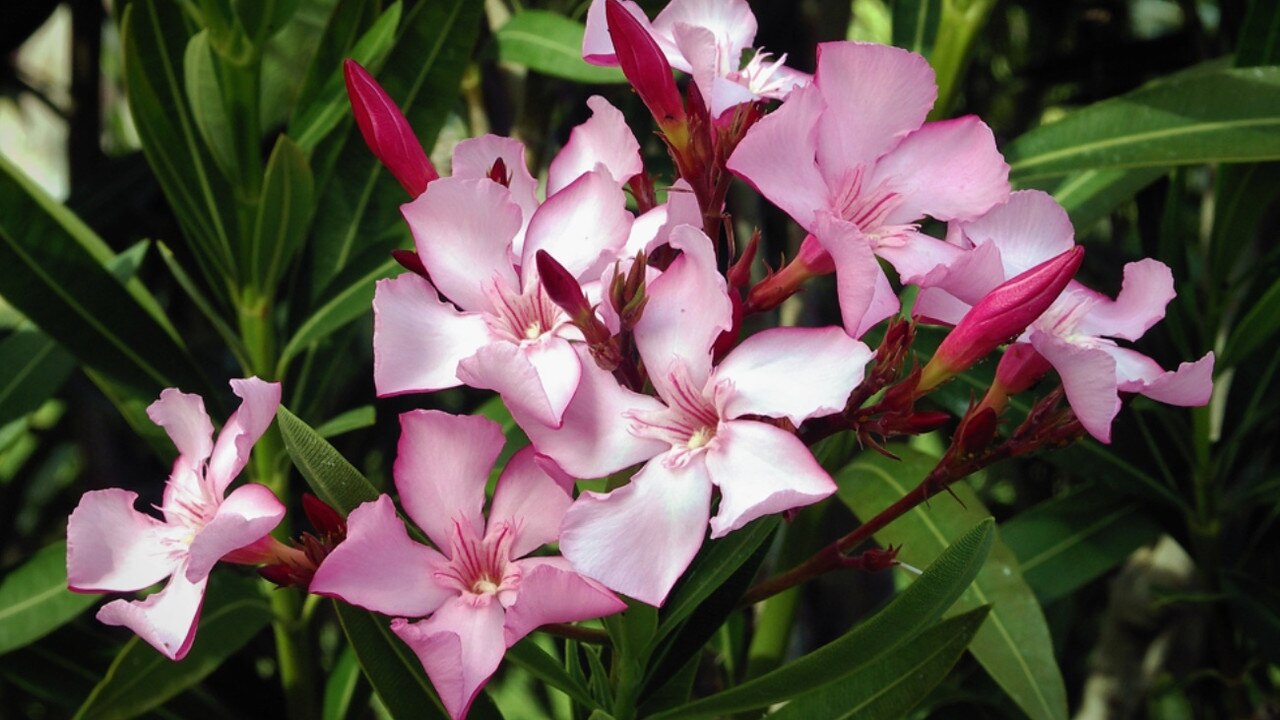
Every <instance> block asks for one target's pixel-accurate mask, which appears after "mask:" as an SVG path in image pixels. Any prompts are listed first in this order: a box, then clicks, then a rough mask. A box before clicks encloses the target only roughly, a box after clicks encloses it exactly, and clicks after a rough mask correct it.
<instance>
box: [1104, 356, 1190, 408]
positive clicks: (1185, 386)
mask: <svg viewBox="0 0 1280 720" xmlns="http://www.w3.org/2000/svg"><path fill="white" fill-rule="evenodd" d="M1106 350H1107V351H1108V352H1109V353H1110V354H1111V357H1112V358H1114V359H1115V361H1116V369H1117V375H1118V376H1119V378H1120V390H1121V391H1122V392H1136V393H1139V394H1141V395H1146V396H1147V397H1149V398H1151V399H1152V400H1155V401H1157V402H1162V403H1167V404H1169V405H1179V406H1182V407H1199V406H1201V405H1206V404H1208V402H1209V398H1210V397H1211V396H1212V395H1213V361H1214V356H1213V353H1211V352H1210V353H1206V354H1205V356H1204V357H1202V358H1200V359H1199V360H1196V361H1195V362H1184V363H1181V364H1179V365H1178V368H1177V369H1176V370H1167V371H1166V370H1164V369H1163V368H1161V367H1160V365H1159V364H1157V363H1156V362H1155V361H1154V360H1152V359H1151V358H1149V357H1147V356H1146V355H1143V354H1142V353H1139V352H1136V351H1134V350H1127V349H1125V348H1118V347H1107V348H1106Z"/></svg>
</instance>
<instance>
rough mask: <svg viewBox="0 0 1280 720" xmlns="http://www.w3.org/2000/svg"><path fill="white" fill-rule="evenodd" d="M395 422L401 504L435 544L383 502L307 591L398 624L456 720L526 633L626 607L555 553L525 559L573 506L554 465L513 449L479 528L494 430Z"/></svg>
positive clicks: (478, 425)
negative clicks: (413, 534)
mask: <svg viewBox="0 0 1280 720" xmlns="http://www.w3.org/2000/svg"><path fill="white" fill-rule="evenodd" d="M400 426H401V435H400V445H399V451H398V455H397V457H396V463H395V467H394V471H393V472H394V475H395V484H396V489H397V490H398V491H399V493H400V503H401V505H402V506H403V507H404V512H405V514H406V515H407V516H408V517H409V519H410V520H412V521H413V522H414V523H416V524H417V525H418V527H419V528H421V529H422V531H423V532H424V533H426V535H427V537H428V538H429V539H430V540H431V542H432V543H433V544H434V545H435V548H432V547H428V546H426V545H422V544H420V543H418V542H415V541H414V540H412V539H410V537H409V534H408V532H407V531H406V529H405V526H404V524H403V523H402V522H401V521H400V519H399V518H398V517H397V516H396V508H395V505H394V504H393V503H392V501H391V498H390V497H389V496H387V495H382V496H381V497H379V498H378V499H377V500H376V501H373V502H367V503H364V504H363V505H361V506H360V507H358V508H356V509H355V510H354V511H352V513H351V515H350V516H349V517H348V518H347V539H346V540H345V541H343V542H342V543H341V544H340V545H338V547H337V548H336V549H334V551H333V552H332V553H330V554H329V556H328V557H326V558H325V560H324V562H323V563H322V564H321V565H320V567H319V569H317V570H316V574H315V577H314V579H313V580H312V582H311V591H312V592H315V593H319V594H322V595H328V596H331V597H335V598H339V599H341V600H343V601H344V602H347V603H350V604H352V605H358V606H360V607H363V608H366V609H369V610H373V611H375V612H380V613H384V614H386V615H391V616H394V617H396V618H397V619H395V620H393V621H392V623H391V629H392V631H393V632H395V634H396V635H397V636H399V637H400V639H401V640H403V641H404V642H405V643H406V644H408V645H409V647H411V648H412V649H413V651H414V653H416V654H417V656H418V659H419V660H420V661H421V662H422V665H423V668H424V669H425V670H426V671H427V675H428V677H430V678H431V682H432V684H433V685H434V686H435V688H436V691H437V692H438V693H439V695H440V699H441V701H442V702H443V703H444V706H445V708H446V709H447V710H448V711H449V714H450V716H452V717H454V718H459V717H462V716H464V715H466V713H467V709H468V708H469V707H470V706H471V703H472V701H474V700H475V698H476V695H477V694H478V693H479V692H480V689H481V688H482V687H483V686H484V683H485V682H486V681H487V680H488V679H489V677H490V676H491V675H492V674H493V673H494V671H495V670H497V668H498V663H499V662H500V661H501V660H502V656H503V654H504V653H505V652H506V649H507V648H509V647H511V646H512V645H513V644H515V643H516V642H517V641H519V640H520V639H521V638H523V637H524V636H525V635H527V634H529V633H530V632H531V631H533V630H534V629H535V628H537V627H539V626H541V625H545V624H548V623H561V622H571V621H576V620H587V619H591V618H597V617H602V616H605V615H610V614H613V613H615V612H619V611H621V610H623V609H625V608H626V605H625V604H624V603H623V602H622V601H620V600H619V599H618V598H617V597H616V596H615V595H614V594H613V593H611V592H609V591H608V590H606V589H605V588H603V587H601V586H600V585H599V584H597V583H595V582H593V581H591V580H588V579H586V578H584V577H582V576H581V575H579V574H578V573H577V572H575V570H574V569H573V568H572V567H571V566H570V565H569V563H568V562H567V561H565V559H564V558H562V557H559V556H538V557H526V556H527V555H529V553H530V552H532V551H534V550H536V549H537V548H539V547H541V546H542V545H544V544H546V543H549V542H554V541H555V540H556V537H557V535H558V532H559V527H560V521H561V518H562V517H563V515H564V513H565V510H566V509H567V508H568V507H569V504H570V503H571V502H572V494H571V493H572V487H573V480H572V479H571V478H569V477H568V476H567V475H565V474H564V473H563V472H562V471H561V470H560V469H559V468H557V467H556V466H555V464H554V463H551V462H549V461H548V460H547V459H546V458H543V457H539V456H538V455H537V454H536V453H535V452H534V451H533V449H532V448H525V449H524V450H521V451H520V452H518V453H516V454H515V455H514V456H513V457H512V458H511V461H510V462H508V463H507V466H506V468H505V469H504V470H503V472H502V476H501V477H500V478H499V479H498V484H497V488H496V490H495V491H494V496H493V501H492V503H491V505H490V508H489V514H488V520H487V521H486V520H485V517H484V514H483V507H484V501H485V483H486V481H487V480H488V477H489V471H490V469H492V467H493V464H494V461H495V460H497V457H498V453H499V452H500V451H501V449H502V444H503V437H502V431H501V429H500V428H499V426H498V425H497V423H494V422H493V421H491V420H487V419H485V418H480V417H471V416H456V415H449V414H447V413H443V412H439V411H427V410H415V411H412V412H408V413H404V414H403V415H401V416H400ZM412 618H425V619H423V620H417V621H414V620H412Z"/></svg>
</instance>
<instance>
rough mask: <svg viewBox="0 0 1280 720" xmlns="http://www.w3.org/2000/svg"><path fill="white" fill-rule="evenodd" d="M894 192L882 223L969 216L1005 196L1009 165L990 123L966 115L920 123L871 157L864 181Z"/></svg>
mask: <svg viewBox="0 0 1280 720" xmlns="http://www.w3.org/2000/svg"><path fill="white" fill-rule="evenodd" d="M881 183H883V184H884V185H885V186H887V187H891V188H893V189H894V190H895V191H896V192H897V193H899V198H900V204H899V205H897V206H896V207H895V208H894V209H893V210H892V211H891V212H890V213H889V215H888V216H887V217H886V218H885V223H887V224H890V225H896V224H901V223H911V222H915V221H917V220H919V219H920V218H921V217H923V216H925V215H929V216H931V217H934V218H937V219H938V220H973V219H976V218H978V217H980V216H981V215H982V214H983V213H985V212H987V211H988V210H990V209H991V208H992V207H993V206H995V205H996V204H998V203H1002V202H1004V201H1005V200H1006V199H1008V197H1009V166H1008V164H1006V163H1005V161H1004V156H1002V155H1001V154H1000V151H999V150H997V149H996V141H995V137H994V136H993V135H992V134H991V128H989V127H987V125H986V123H984V122H982V121H981V120H979V119H978V118H976V117H974V116H972V115H970V116H967V117H962V118H956V119H954V120H943V121H941V122H933V123H929V124H927V125H925V126H924V127H922V128H920V129H919V130H917V131H916V132H913V133H911V134H910V135H908V136H907V137H906V138H905V139H904V140H903V141H902V142H901V143H900V144H899V145H898V147H896V148H894V150H893V152H891V153H889V154H888V155H886V156H885V157H883V158H881V159H880V161H879V162H877V163H876V167H875V170H874V172H873V173H872V175H871V179H870V180H869V182H868V184H869V186H870V187H877V186H879V185H881Z"/></svg>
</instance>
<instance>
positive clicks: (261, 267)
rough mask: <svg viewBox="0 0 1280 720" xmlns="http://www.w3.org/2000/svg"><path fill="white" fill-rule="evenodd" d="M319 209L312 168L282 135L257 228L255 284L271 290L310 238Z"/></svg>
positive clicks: (273, 155) (271, 161) (253, 263)
mask: <svg viewBox="0 0 1280 720" xmlns="http://www.w3.org/2000/svg"><path fill="white" fill-rule="evenodd" d="M314 208H315V197H314V188H313V187H312V181H311V166H310V165H309V164H308V163H307V156H306V155H304V154H303V152H302V150H301V149H299V148H298V146H297V145H296V144H294V142H293V141H292V140H290V139H289V136H288V135H281V136H280V138H279V139H278V140H277V141H276V147H275V149H274V150H272V151H271V158H270V159H269V160H268V161H267V175H266V181H265V182H264V183H263V186H262V199H261V200H260V201H259V203H258V219H257V222H255V223H254V227H253V248H252V251H251V252H250V255H249V256H250V267H249V274H250V277H251V278H252V280H253V283H254V285H255V286H256V287H257V288H258V289H259V290H262V291H263V292H268V291H270V290H271V289H272V288H273V286H274V285H275V283H276V281H278V280H279V279H280V277H281V276H282V275H284V271H285V269H286V268H287V267H288V263H289V261H290V260H292V259H293V256H294V254H296V253H297V251H298V249H299V248H301V247H302V241H303V240H304V239H306V233H307V225H308V223H310V221H311V213H312V210H313V209H314Z"/></svg>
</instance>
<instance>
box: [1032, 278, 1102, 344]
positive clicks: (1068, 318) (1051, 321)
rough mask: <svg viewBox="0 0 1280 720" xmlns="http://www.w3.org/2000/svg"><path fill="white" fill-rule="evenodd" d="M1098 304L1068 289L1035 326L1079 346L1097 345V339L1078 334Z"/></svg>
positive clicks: (1092, 299) (1083, 294) (1084, 295)
mask: <svg viewBox="0 0 1280 720" xmlns="http://www.w3.org/2000/svg"><path fill="white" fill-rule="evenodd" d="M1096 302H1097V301H1096V300H1095V299H1094V298H1091V297H1089V296H1088V295H1087V294H1085V293H1080V292H1072V291H1071V290H1070V289H1068V290H1067V291H1066V292H1064V293H1063V294H1062V295H1061V296H1060V297H1059V298H1058V299H1057V300H1055V301H1054V303H1053V304H1052V305H1050V306H1049V309H1048V310H1045V311H1044V314H1043V315H1041V316H1040V317H1039V319H1037V320H1036V322H1035V326H1036V327H1037V328H1039V329H1041V330H1043V331H1045V332H1049V333H1052V334H1054V335H1057V336H1058V337H1061V338H1063V339H1065V340H1068V341H1070V342H1073V343H1075V344H1077V345H1096V344H1097V340H1098V339H1097V338H1094V337H1091V336H1088V335H1077V334H1076V330H1077V328H1079V327H1080V321H1081V320H1083V319H1084V317H1085V316H1086V315H1088V314H1089V311H1090V310H1091V309H1093V306H1094V304H1095V303H1096Z"/></svg>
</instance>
